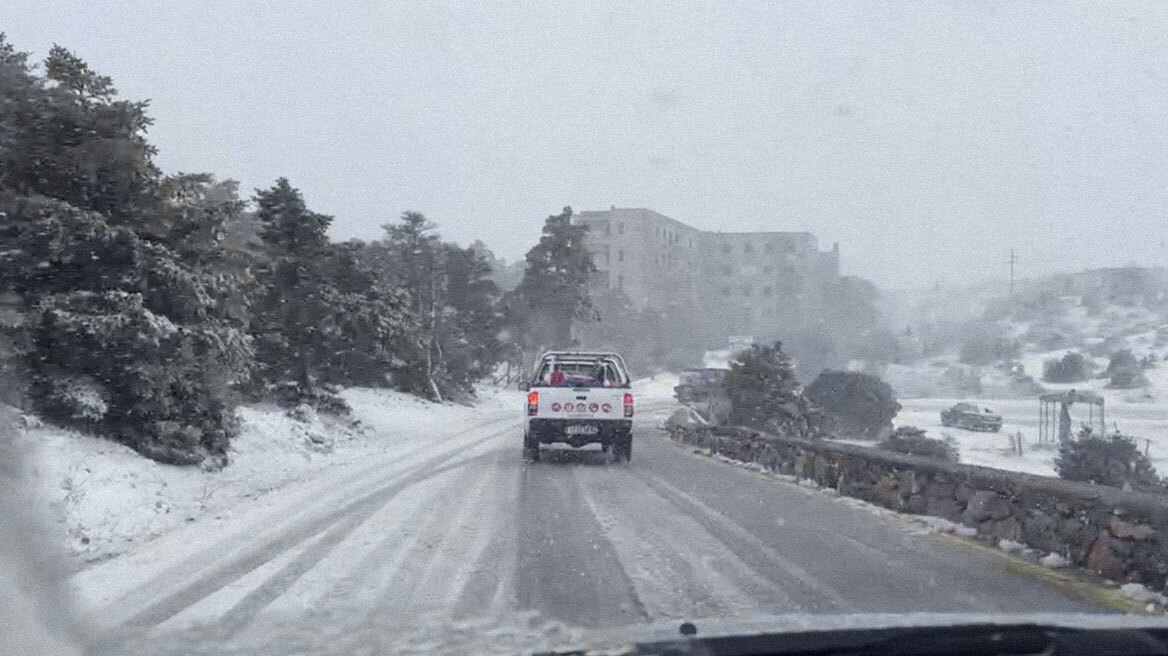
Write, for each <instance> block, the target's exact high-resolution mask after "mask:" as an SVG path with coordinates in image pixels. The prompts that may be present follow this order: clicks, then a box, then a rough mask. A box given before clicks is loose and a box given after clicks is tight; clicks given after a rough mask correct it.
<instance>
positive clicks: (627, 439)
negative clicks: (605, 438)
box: [612, 433, 633, 462]
mask: <svg viewBox="0 0 1168 656" xmlns="http://www.w3.org/2000/svg"><path fill="white" fill-rule="evenodd" d="M612 455H613V459H614V460H615V461H616V462H629V461H631V460H632V459H633V434H632V433H625V434H624V435H621V436H620V437H618V438H617V439H616V441H615V442H613V444H612Z"/></svg>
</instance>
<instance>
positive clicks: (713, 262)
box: [575, 207, 839, 337]
mask: <svg viewBox="0 0 1168 656" xmlns="http://www.w3.org/2000/svg"><path fill="white" fill-rule="evenodd" d="M575 220H576V221H577V222H578V223H580V224H583V225H586V226H588V228H589V230H588V243H589V248H590V250H591V252H592V257H593V260H594V262H595V263H596V267H597V269H598V271H597V274H596V284H597V285H598V286H601V287H604V288H608V289H618V290H621V291H623V292H624V293H625V294H626V295H628V297H629V298H630V299H631V300H632V302H633V303H634V304H635V305H636V306H637V307H639V308H644V307H651V308H655V309H659V310H663V311H667V310H669V309H670V308H680V309H684V310H685V311H686V312H687V313H698V314H699V315H700V314H705V315H707V316H709V317H710V319H711V322H712V323H713V324H715V325H717V326H719V327H721V328H720V329H719V330H720V331H721V332H726V331H732V332H737V333H742V332H746V331H749V332H748V333H747V334H757V335H758V336H760V337H763V336H766V335H768V334H770V333H772V332H774V331H773V330H772V328H774V327H776V326H778V325H780V324H788V325H789V324H790V323H791V319H792V318H793V315H794V314H795V313H800V312H806V311H807V310H810V309H812V308H814V307H815V306H816V305H818V303H819V302H820V301H819V299H820V295H819V294H817V293H816V291H817V289H818V286H819V285H820V284H821V283H823V282H824V281H834V280H836V279H838V277H839V245H838V244H836V245H834V246H833V247H832V250H830V251H826V252H823V251H820V250H819V242H818V240H816V238H815V235H812V234H811V233H808V232H709V231H705V230H698V229H697V228H694V227H692V226H689V225H686V224H684V223H682V222H680V221H677V220H675V219H671V218H669V217H668V216H665V215H663V214H659V213H657V212H654V211H653V210H649V209H642V208H617V207H613V208H612V209H609V210H604V211H595V212H580V213H579V214H577V215H576V217H575ZM691 316H692V315H691Z"/></svg>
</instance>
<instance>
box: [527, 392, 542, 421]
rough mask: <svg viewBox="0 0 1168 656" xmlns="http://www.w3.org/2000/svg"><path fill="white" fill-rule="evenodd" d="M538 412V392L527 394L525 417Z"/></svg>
mask: <svg viewBox="0 0 1168 656" xmlns="http://www.w3.org/2000/svg"><path fill="white" fill-rule="evenodd" d="M538 410H539V392H528V393H527V416H529V417H530V416H532V415H534V414H535V413H536V412H537V411H538Z"/></svg>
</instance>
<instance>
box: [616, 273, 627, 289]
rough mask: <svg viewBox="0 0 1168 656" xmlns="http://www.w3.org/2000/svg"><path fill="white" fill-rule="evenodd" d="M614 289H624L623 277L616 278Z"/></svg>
mask: <svg viewBox="0 0 1168 656" xmlns="http://www.w3.org/2000/svg"><path fill="white" fill-rule="evenodd" d="M616 288H617V289H624V288H625V277H624V276H619V275H618V276H617V277H616Z"/></svg>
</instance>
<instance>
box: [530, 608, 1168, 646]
mask: <svg viewBox="0 0 1168 656" xmlns="http://www.w3.org/2000/svg"><path fill="white" fill-rule="evenodd" d="M683 622H688V623H689V624H691V625H693V628H695V629H696V631H697V632H696V634H694V636H693V637H694V638H696V639H706V638H721V637H743V636H765V635H775V634H798V633H818V632H831V631H854V630H874V629H902V628H904V629H908V628H940V627H961V626H970V627H972V626H989V625H992V626H1002V627H1009V626H1026V625H1030V626H1048V627H1059V628H1066V629H1149V628H1150V629H1160V630H1168V616H1164V615H1137V614H1122V613H927V612H924V613H844V614H811V613H795V614H783V615H757V616H753V617H749V618H742V619H727V618H706V619H690V620H670V621H661V622H656V623H652V624H641V625H631V626H626V627H622V628H619V629H612V630H597V631H590V632H589V633H588V639H587V643H586V644H585V645H581V646H580V648H579V650H578V651H576V652H572V651H571V650H567V651H564V650H560V649H557V650H555V651H551V652H546V653H547V654H566V653H580V654H591V653H596V654H613V653H618V654H619V653H633V652H632V651H630V652H621V651H620V648H622V647H628V648H630V650H631V649H632V648H633V647H634V646H635V645H645V644H649V643H668V642H676V641H679V640H684V639H685V636H683V635H682V633H681V625H682V623H683ZM590 650H596V651H590Z"/></svg>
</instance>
